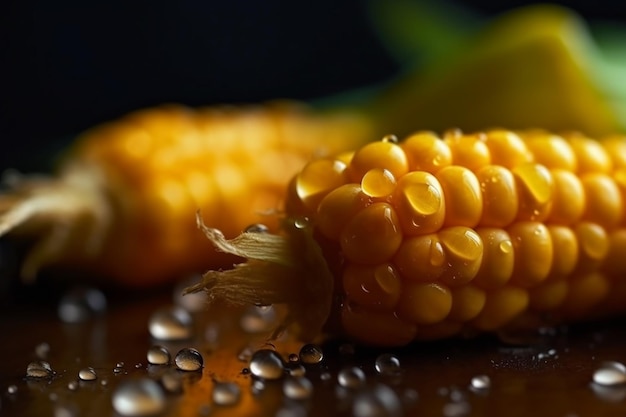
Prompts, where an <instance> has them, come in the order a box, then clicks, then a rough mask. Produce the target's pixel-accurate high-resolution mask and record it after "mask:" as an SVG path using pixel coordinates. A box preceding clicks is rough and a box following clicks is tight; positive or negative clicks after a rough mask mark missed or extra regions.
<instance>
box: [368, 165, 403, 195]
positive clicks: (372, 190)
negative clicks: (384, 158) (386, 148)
mask: <svg viewBox="0 0 626 417" xmlns="http://www.w3.org/2000/svg"><path fill="white" fill-rule="evenodd" d="M395 187H396V179H395V178H394V176H393V174H392V173H391V172H390V171H388V170H386V169H382V168H374V169H370V170H369V171H367V172H366V173H365V175H363V179H362V180H361V189H362V190H363V193H364V194H365V195H367V196H370V197H374V198H381V197H385V196H388V195H390V194H391V193H393V190H394V189H395Z"/></svg>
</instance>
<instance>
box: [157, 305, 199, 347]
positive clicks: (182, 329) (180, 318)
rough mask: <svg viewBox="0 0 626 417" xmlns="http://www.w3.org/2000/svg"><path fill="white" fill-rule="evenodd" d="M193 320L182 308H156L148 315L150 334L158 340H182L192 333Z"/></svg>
mask: <svg viewBox="0 0 626 417" xmlns="http://www.w3.org/2000/svg"><path fill="white" fill-rule="evenodd" d="M192 324H193V320H192V318H191V315H190V314H189V313H188V312H187V311H186V310H185V309H183V308H180V307H168V308H163V309H159V310H157V311H156V312H155V313H154V314H152V316H151V317H150V321H149V324H148V328H149V330H150V335H151V336H152V337H154V338H155V339H159V340H184V339H189V338H190V337H191V334H192Z"/></svg>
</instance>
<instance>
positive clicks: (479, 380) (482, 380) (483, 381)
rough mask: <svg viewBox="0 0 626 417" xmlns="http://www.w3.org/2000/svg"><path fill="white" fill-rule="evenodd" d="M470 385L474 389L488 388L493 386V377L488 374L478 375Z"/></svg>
mask: <svg viewBox="0 0 626 417" xmlns="http://www.w3.org/2000/svg"><path fill="white" fill-rule="evenodd" d="M470 387H471V388H472V389H474V390H480V391H482V390H488V389H489V388H491V378H489V376H487V375H476V376H475V377H473V378H472V380H471V381H470Z"/></svg>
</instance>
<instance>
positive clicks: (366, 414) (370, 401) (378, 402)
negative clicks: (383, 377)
mask: <svg viewBox="0 0 626 417" xmlns="http://www.w3.org/2000/svg"><path fill="white" fill-rule="evenodd" d="M352 415H353V416H355V417H379V416H385V417H400V416H402V415H403V411H402V402H401V401H400V398H399V397H398V395H397V394H396V393H395V391H394V390H393V389H391V388H390V387H388V386H387V385H382V384H379V385H376V386H375V387H373V388H370V389H366V390H363V391H362V392H359V394H358V395H357V396H356V397H355V399H354V402H353V404H352Z"/></svg>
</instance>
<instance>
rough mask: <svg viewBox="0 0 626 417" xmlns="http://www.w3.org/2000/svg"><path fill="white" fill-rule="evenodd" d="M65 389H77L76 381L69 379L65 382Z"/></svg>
mask: <svg viewBox="0 0 626 417" xmlns="http://www.w3.org/2000/svg"><path fill="white" fill-rule="evenodd" d="M67 389H69V390H70V391H76V390H77V389H78V381H70V382H68V383H67Z"/></svg>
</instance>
